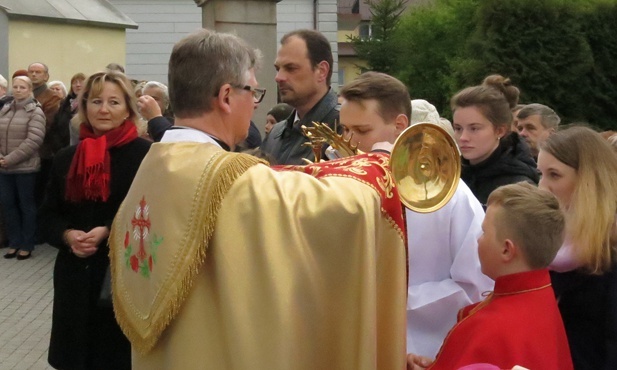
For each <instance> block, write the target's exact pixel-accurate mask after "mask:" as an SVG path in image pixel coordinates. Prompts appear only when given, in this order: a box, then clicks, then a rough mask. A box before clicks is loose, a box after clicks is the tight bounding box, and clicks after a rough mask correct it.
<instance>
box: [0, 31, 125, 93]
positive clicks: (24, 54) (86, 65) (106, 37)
mask: <svg viewBox="0 0 617 370" xmlns="http://www.w3.org/2000/svg"><path fill="white" fill-rule="evenodd" d="M125 49H126V47H125V30H124V29H119V28H102V27H91V26H82V25H64V24H56V23H46V22H43V21H40V20H39V21H36V22H33V21H15V20H11V21H10V22H9V73H10V74H13V72H15V71H16V70H18V69H26V68H28V65H29V64H30V63H33V62H43V63H45V64H47V66H48V67H49V80H50V81H52V80H60V81H62V82H64V83H65V85H67V89H68V88H69V86H68V84H69V83H70V81H71V77H72V76H73V75H74V74H75V73H77V72H83V73H85V74H86V75H88V74H91V73H94V72H97V71H100V70H102V69H104V68H105V66H106V65H107V64H108V63H110V62H115V63H119V64H122V65H124V63H125V52H126V51H125Z"/></svg>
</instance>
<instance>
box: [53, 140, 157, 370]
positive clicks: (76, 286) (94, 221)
mask: <svg viewBox="0 0 617 370" xmlns="http://www.w3.org/2000/svg"><path fill="white" fill-rule="evenodd" d="M150 145H151V143H150V142H149V141H147V140H144V139H141V138H138V139H135V140H133V141H132V142H130V143H128V144H126V145H123V146H120V147H116V148H112V149H110V150H109V153H110V159H111V176H110V177H111V180H110V196H109V199H108V200H107V202H93V201H84V202H80V203H72V202H67V201H66V200H65V198H64V193H65V182H66V175H67V174H68V171H69V167H70V165H71V161H72V159H73V156H74V155H75V149H76V146H72V147H69V148H66V149H63V150H61V151H60V152H58V154H57V155H56V157H55V159H54V164H53V167H52V173H51V176H50V181H49V185H48V187H47V190H46V195H45V200H44V203H43V206H42V207H41V231H42V234H43V236H44V237H45V240H46V241H47V242H48V243H49V244H51V245H53V246H54V247H56V248H58V250H59V251H58V256H57V258H56V264H55V266H54V305H53V316H52V329H51V341H50V346H49V363H50V364H51V365H52V366H53V367H55V368H59V369H67V370H68V369H84V370H86V369H87V370H94V369H130V367H131V352H130V351H131V347H130V343H129V341H128V340H127V339H126V337H125V336H124V335H123V334H122V332H121V330H120V328H119V326H118V324H117V323H116V320H115V317H114V313H113V310H112V308H110V307H100V306H99V305H97V299H98V296H99V293H100V290H101V285H102V282H103V277H104V275H105V271H106V269H107V267H108V266H109V247H108V245H107V240H104V241H102V242H101V244H100V245H99V249H98V251H97V252H96V253H95V254H93V255H92V256H90V257H87V258H79V257H76V256H75V255H74V254H71V253H70V248H69V247H68V245H66V244H65V243H64V240H63V234H64V231H65V230H67V229H78V230H83V231H89V230H91V229H93V228H94V227H97V226H108V227H110V226H111V223H112V221H113V218H114V216H115V214H116V212H117V211H118V208H119V207H120V204H121V203H122V201H123V200H124V197H125V196H126V194H127V193H128V190H129V188H130V186H131V183H132V181H133V178H134V177H135V174H136V172H137V169H138V168H139V165H140V164H141V161H142V159H143V158H144V157H145V155H146V153H147V152H148V149H149V148H150Z"/></svg>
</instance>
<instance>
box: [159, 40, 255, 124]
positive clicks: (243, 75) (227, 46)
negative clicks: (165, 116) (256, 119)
mask: <svg viewBox="0 0 617 370" xmlns="http://www.w3.org/2000/svg"><path fill="white" fill-rule="evenodd" d="M257 58H258V54H257V51H256V50H254V49H252V48H251V47H249V46H248V44H247V43H246V42H245V41H244V40H242V39H241V38H239V37H238V36H235V35H232V34H228V33H218V32H214V31H210V30H206V29H201V30H199V31H196V32H194V33H192V34H190V35H188V36H186V37H185V38H183V39H182V40H180V41H178V42H177V43H176V45H174V48H173V51H172V53H171V57H170V59H169V98H170V101H171V106H172V108H173V111H174V112H175V115H176V117H179V118H192V117H197V116H200V115H201V114H203V113H207V112H209V111H210V110H212V98H213V97H214V96H216V94H217V93H218V90H219V89H220V88H221V86H223V85H224V84H227V83H229V84H232V85H236V86H243V85H245V84H246V83H247V79H248V76H249V75H248V72H249V70H250V69H251V68H253V67H255V64H256V63H257Z"/></svg>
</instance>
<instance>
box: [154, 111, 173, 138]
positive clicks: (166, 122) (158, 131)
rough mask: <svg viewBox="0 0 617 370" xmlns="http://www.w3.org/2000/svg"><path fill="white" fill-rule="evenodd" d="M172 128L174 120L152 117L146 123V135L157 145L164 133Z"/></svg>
mask: <svg viewBox="0 0 617 370" xmlns="http://www.w3.org/2000/svg"><path fill="white" fill-rule="evenodd" d="M172 127H174V119H173V118H172V117H164V116H158V117H154V118H152V119H151V120H149V121H148V135H150V138H151V139H152V140H154V141H155V142H157V143H158V142H159V141H161V139H162V138H163V134H165V131H167V130H169V129H170V128H172Z"/></svg>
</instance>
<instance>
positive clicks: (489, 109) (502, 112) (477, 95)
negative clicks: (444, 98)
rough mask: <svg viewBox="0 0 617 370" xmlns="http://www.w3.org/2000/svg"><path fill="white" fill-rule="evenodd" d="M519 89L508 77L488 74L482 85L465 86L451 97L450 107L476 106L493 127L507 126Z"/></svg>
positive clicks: (509, 123)
mask: <svg viewBox="0 0 617 370" xmlns="http://www.w3.org/2000/svg"><path fill="white" fill-rule="evenodd" d="M519 94H520V92H519V90H518V88H517V87H516V86H514V85H512V83H511V82H510V79H509V78H506V77H503V76H500V75H490V76H488V77H486V78H485V79H484V81H483V82H482V85H478V86H472V87H467V88H465V89H463V90H461V91H459V92H458V93H456V95H454V96H453V97H452V99H451V100H450V107H451V108H452V111H453V112H454V111H455V110H456V109H457V108H466V107H476V108H478V109H479V110H480V112H482V115H484V116H485V117H486V119H488V120H489V121H490V122H491V123H492V124H493V126H495V128H498V127H508V130H509V128H510V125H511V124H512V119H513V116H512V109H513V108H514V107H516V105H517V104H518V97H519Z"/></svg>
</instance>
